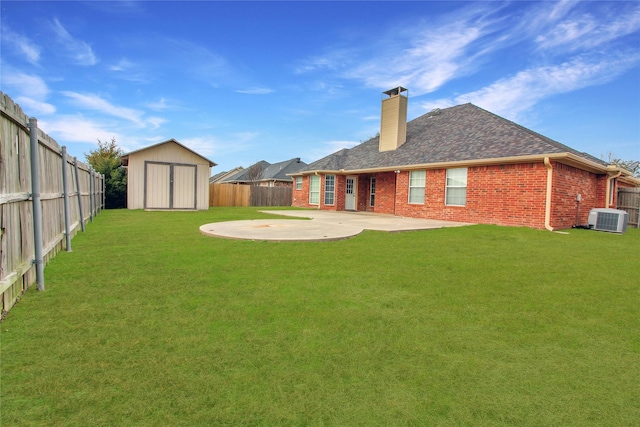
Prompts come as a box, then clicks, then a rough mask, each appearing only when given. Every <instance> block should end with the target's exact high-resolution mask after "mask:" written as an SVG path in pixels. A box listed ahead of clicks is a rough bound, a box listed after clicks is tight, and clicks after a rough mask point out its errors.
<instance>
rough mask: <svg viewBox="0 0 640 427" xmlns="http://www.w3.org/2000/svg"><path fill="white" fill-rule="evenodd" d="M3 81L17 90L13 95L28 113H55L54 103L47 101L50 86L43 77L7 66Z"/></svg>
mask: <svg viewBox="0 0 640 427" xmlns="http://www.w3.org/2000/svg"><path fill="white" fill-rule="evenodd" d="M2 83H3V85H5V86H7V87H9V88H11V89H12V90H13V91H15V92H14V93H15V95H13V97H14V99H15V101H16V102H17V103H18V104H20V106H21V107H22V109H23V110H24V112H25V113H26V114H28V115H39V114H53V113H54V112H55V111H56V108H55V107H54V106H53V105H51V104H49V103H47V102H46V99H47V97H48V95H49V88H48V87H47V84H46V83H45V81H44V80H43V79H42V78H40V77H38V76H34V75H32V74H26V73H22V72H19V71H16V70H14V69H13V68H10V67H5V69H4V70H3V75H2ZM10 95H11V94H10Z"/></svg>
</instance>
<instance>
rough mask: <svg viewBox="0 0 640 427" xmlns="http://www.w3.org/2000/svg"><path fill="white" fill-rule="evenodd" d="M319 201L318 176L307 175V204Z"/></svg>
mask: <svg viewBox="0 0 640 427" xmlns="http://www.w3.org/2000/svg"><path fill="white" fill-rule="evenodd" d="M319 203H320V177H319V176H318V175H311V176H310V177H309V204H310V205H317V204H319Z"/></svg>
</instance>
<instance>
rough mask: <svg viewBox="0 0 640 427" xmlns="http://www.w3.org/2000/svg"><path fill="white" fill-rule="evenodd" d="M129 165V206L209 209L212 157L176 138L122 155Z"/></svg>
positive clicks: (125, 164) (167, 208)
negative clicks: (204, 155) (205, 155)
mask: <svg viewBox="0 0 640 427" xmlns="http://www.w3.org/2000/svg"><path fill="white" fill-rule="evenodd" d="M121 161H122V165H123V166H125V167H127V208H129V209H162V210H190V209H192V210H206V209H209V176H210V175H211V168H212V167H213V166H216V164H215V163H214V162H212V161H211V160H209V159H207V158H205V157H203V156H201V155H200V154H198V153H196V152H195V151H193V150H191V149H189V148H187V147H185V146H184V145H182V144H180V143H179V142H178V141H176V140H175V139H170V140H168V141H164V142H161V143H159V144H155V145H152V146H149V147H146V148H142V149H140V150H136V151H132V152H131V153H128V154H125V155H124V156H122V158H121Z"/></svg>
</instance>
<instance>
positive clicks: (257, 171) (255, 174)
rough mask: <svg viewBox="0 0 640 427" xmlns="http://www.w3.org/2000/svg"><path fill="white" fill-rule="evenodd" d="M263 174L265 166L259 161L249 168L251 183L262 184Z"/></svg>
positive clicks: (248, 174) (248, 176)
mask: <svg viewBox="0 0 640 427" xmlns="http://www.w3.org/2000/svg"><path fill="white" fill-rule="evenodd" d="M263 174H264V168H263V167H262V165H261V164H260V162H258V163H256V164H254V165H253V166H251V167H250V168H249V170H247V175H246V176H247V181H249V183H250V184H251V185H260V180H261V179H262V177H263Z"/></svg>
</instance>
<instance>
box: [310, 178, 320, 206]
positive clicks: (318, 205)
mask: <svg viewBox="0 0 640 427" xmlns="http://www.w3.org/2000/svg"><path fill="white" fill-rule="evenodd" d="M314 175H315V176H317V177H319V176H320V174H319V173H318V171H315V172H314ZM309 185H311V183H309ZM318 185H320V188H322V183H321V182H320V183H319V184H318ZM320 193H321V192H320V191H319V192H318V210H320Z"/></svg>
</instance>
